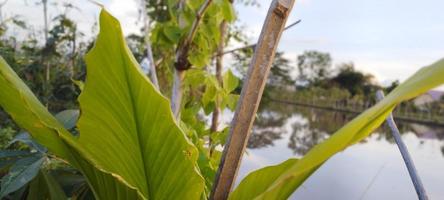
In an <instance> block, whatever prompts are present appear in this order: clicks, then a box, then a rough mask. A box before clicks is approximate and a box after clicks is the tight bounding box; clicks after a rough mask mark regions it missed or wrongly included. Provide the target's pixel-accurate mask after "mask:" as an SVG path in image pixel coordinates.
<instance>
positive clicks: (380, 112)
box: [230, 60, 444, 200]
mask: <svg viewBox="0 0 444 200" xmlns="http://www.w3.org/2000/svg"><path fill="white" fill-rule="evenodd" d="M443 77H444V60H440V61H438V62H436V63H434V64H432V65H431V66H429V67H425V68H423V69H421V70H420V71H418V72H417V73H416V74H415V75H413V76H412V77H411V78H409V79H408V80H407V81H405V82H404V83H403V84H401V85H400V86H399V87H397V88H396V89H395V90H394V91H393V92H392V93H390V94H389V95H388V96H387V97H386V98H385V99H384V100H382V101H381V102H379V103H378V104H376V105H375V106H373V107H372V108H370V109H369V110H367V111H365V112H364V113H362V114H360V115H359V116H358V117H356V118H355V119H353V120H352V121H351V122H349V123H348V124H346V125H345V126H344V127H342V128H341V129H339V130H338V131H337V132H336V133H335V134H333V136H332V137H330V138H329V139H328V140H326V141H325V142H323V143H321V144H319V145H317V146H315V147H314V148H313V149H311V150H310V151H309V152H308V153H307V154H306V155H305V156H304V157H303V158H302V159H300V160H299V161H298V162H295V163H293V164H291V165H287V164H286V163H287V162H288V161H287V162H285V163H283V164H280V165H279V168H280V169H282V168H285V170H277V171H271V170H270V171H265V170H264V169H262V170H258V171H255V172H252V173H251V174H250V175H249V176H248V177H256V176H261V177H267V176H269V177H270V178H269V179H268V180H266V182H265V183H266V187H264V185H263V184H264V183H259V182H258V181H257V180H255V179H251V178H250V179H249V178H248V177H247V179H244V180H243V181H242V182H241V183H240V185H239V187H238V188H236V190H235V191H234V192H233V193H232V194H231V195H230V199H242V200H247V199H287V198H288V197H289V196H290V195H291V194H292V193H293V192H294V191H295V190H296V189H297V188H298V187H299V186H300V185H301V184H302V183H303V182H304V181H305V179H307V178H308V177H309V176H310V175H311V174H312V173H313V172H314V171H315V170H316V169H317V168H318V167H319V166H320V165H322V163H324V162H325V161H327V160H328V159H329V158H330V157H331V156H333V155H334V154H336V153H337V152H339V151H342V150H344V149H345V148H347V147H348V146H350V145H353V144H355V143H357V142H359V141H360V140H362V139H364V138H365V137H367V136H368V135H369V134H370V133H371V132H372V131H374V130H375V129H376V128H377V127H379V126H380V125H381V124H382V123H383V122H384V120H385V119H386V118H387V116H388V115H389V114H390V113H391V112H392V110H393V109H394V108H395V107H396V106H397V105H398V104H399V103H401V102H402V101H405V100H408V99H411V98H413V97H416V96H418V95H420V94H422V93H424V92H426V91H428V90H430V89H432V88H435V87H437V86H439V85H440V84H443V83H444V79H443ZM277 173H278V175H279V176H278V178H276V179H275V180H272V179H274V177H275V176H276V175H277ZM270 180H272V181H270ZM255 187H257V188H256V189H255V190H254V193H252V191H251V188H255Z"/></svg>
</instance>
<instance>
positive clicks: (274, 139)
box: [237, 103, 444, 200]
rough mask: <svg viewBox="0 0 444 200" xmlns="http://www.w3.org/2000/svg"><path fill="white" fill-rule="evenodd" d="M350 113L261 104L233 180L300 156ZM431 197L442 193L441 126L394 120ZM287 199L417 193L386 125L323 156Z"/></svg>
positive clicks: (443, 146) (443, 144)
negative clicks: (356, 142)
mask: <svg viewBox="0 0 444 200" xmlns="http://www.w3.org/2000/svg"><path fill="white" fill-rule="evenodd" d="M353 117H355V116H354V115H353V114H349V113H340V112H332V111H326V110H319V109H313V108H307V107H299V106H291V105H285V104H278V103H269V104H268V105H263V106H262V108H260V110H259V112H258V116H257V118H256V121H255V125H254V127H253V131H252V135H251V138H250V140H249V143H248V150H247V154H246V155H245V156H244V158H243V161H242V165H241V167H240V170H239V177H238V179H237V183H239V181H240V180H241V179H242V178H243V177H245V176H246V175H247V174H248V173H249V172H251V171H253V170H256V169H259V168H262V167H265V166H268V165H273V164H278V163H280V162H282V161H284V160H286V159H288V158H289V157H301V156H303V155H304V154H306V153H307V152H308V151H309V150H310V149H311V148H312V147H313V146H315V145H316V144H318V143H320V142H322V141H324V140H325V139H327V138H328V137H330V135H331V134H333V133H334V132H335V131H336V130H338V129H339V128H340V127H342V126H343V125H344V124H345V123H346V122H348V121H350V120H351V119H352V118H353ZM397 123H398V126H399V129H400V132H401V134H402V137H403V140H404V141H405V143H406V145H407V147H408V148H409V150H410V153H411V155H412V158H413V160H414V161H415V163H416V166H417V168H418V171H419V174H420V176H421V177H422V179H423V182H424V185H425V187H426V190H427V192H428V193H429V196H430V197H431V199H444V191H443V190H442V185H443V184H444V170H443V169H444V128H442V127H432V126H425V125H421V124H413V123H404V122H402V121H397ZM291 199H310V200H311V199H333V200H335V199H338V200H339V199H340V200H348V199H350V200H352V199H417V197H416V194H415V191H414V188H413V186H412V184H411V182H410V179H409V176H408V173H407V170H406V169H405V166H404V163H403V161H402V158H401V155H400V153H399V151H398V149H397V147H396V145H395V144H394V140H393V139H392V137H391V134H390V132H389V129H388V128H387V127H386V126H383V127H382V128H380V129H379V130H377V131H375V133H373V134H372V135H371V136H370V137H368V138H366V139H365V140H363V141H362V142H360V143H359V144H356V145H354V146H352V147H350V148H348V149H346V150H345V151H343V152H340V153H338V154H337V155H335V156H334V157H333V158H331V159H330V160H328V161H327V162H326V163H325V164H324V165H323V166H322V167H321V168H320V169H319V170H318V171H317V172H315V173H314V174H313V176H311V177H310V178H309V179H308V180H307V181H306V182H305V183H304V184H303V185H302V186H301V187H300V188H299V189H298V190H297V191H296V192H295V193H294V194H293V196H292V197H291Z"/></svg>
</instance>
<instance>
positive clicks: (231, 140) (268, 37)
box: [210, 0, 295, 200]
mask: <svg viewBox="0 0 444 200" xmlns="http://www.w3.org/2000/svg"><path fill="white" fill-rule="evenodd" d="M294 1H295V0H274V1H273V2H272V4H271V6H270V9H269V10H268V14H267V18H266V19H265V22H264V26H263V27H262V32H261V35H260V37H259V42H258V45H257V47H256V50H255V52H254V56H253V59H252V61H251V64H250V67H249V69H248V74H247V77H246V79H245V83H244V86H243V88H242V92H241V96H240V100H239V103H238V105H237V109H236V113H235V115H234V119H233V121H232V123H231V129H230V134H229V135H228V138H227V143H226V145H225V147H224V151H223V154H222V158H221V163H220V165H219V169H218V172H217V174H216V182H215V183H214V186H213V190H212V193H211V196H210V199H214V200H225V199H227V198H228V195H229V192H230V190H231V187H232V185H233V182H234V180H235V178H236V174H237V170H238V168H239V162H240V160H241V159H242V155H243V153H244V150H245V147H246V144H247V141H248V137H249V135H250V131H251V127H252V125H253V122H254V117H255V115H256V112H257V109H258V106H259V103H260V100H261V97H262V93H263V92H264V87H265V83H266V81H267V77H268V74H269V72H270V68H271V63H272V61H273V59H274V55H275V52H276V48H277V46H278V43H279V39H280V36H281V34H282V32H283V31H284V27H285V22H286V21H287V18H288V15H289V13H290V11H291V9H292V7H293V4H294Z"/></svg>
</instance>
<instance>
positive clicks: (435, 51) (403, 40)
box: [3, 0, 444, 83]
mask: <svg viewBox="0 0 444 200" xmlns="http://www.w3.org/2000/svg"><path fill="white" fill-rule="evenodd" d="M35 1H36V0H27V2H28V5H26V4H25V3H24V2H25V1H21V0H10V1H9V2H8V4H7V5H6V6H5V7H4V8H3V13H4V15H12V14H20V15H23V16H25V17H26V18H28V19H30V20H31V23H32V24H34V25H35V26H36V29H38V28H39V27H41V24H42V17H41V10H39V9H38V7H36V6H34V3H33V2H35ZM49 1H51V0H49ZM63 1H64V0H53V1H52V2H63ZM97 1H98V2H102V3H103V4H104V5H105V6H106V7H107V8H108V9H109V10H110V11H111V12H112V13H113V14H114V15H116V17H118V18H119V19H120V20H121V21H122V24H123V27H124V29H125V32H126V33H130V32H134V31H137V30H138V27H139V25H137V24H135V21H137V17H138V14H137V6H138V4H137V0H102V1H99V0H97ZM75 2H76V5H77V6H78V7H80V8H81V9H82V11H81V12H78V11H73V12H72V15H73V16H74V17H75V19H76V20H78V21H80V27H81V28H82V29H83V30H85V32H90V29H91V28H90V27H91V25H92V24H93V23H94V20H95V19H96V17H97V15H98V10H99V9H98V8H97V7H96V6H94V5H92V4H91V3H89V2H88V1H86V0H78V1H75ZM258 2H259V3H260V4H261V6H260V7H244V6H239V5H238V6H237V11H238V13H239V16H238V18H239V20H240V22H238V23H239V24H243V25H245V30H246V31H247V33H248V34H249V35H250V36H251V42H256V40H257V36H258V35H259V33H260V29H261V25H262V23H263V21H264V18H265V15H266V12H267V9H268V6H269V4H270V2H271V0H258ZM443 8H444V1H442V0H424V1H413V0H385V1H382V0H336V1H326V0H324V1H322V0H299V1H297V2H296V4H295V7H294V10H293V12H292V14H291V16H290V19H289V23H290V22H294V21H296V20H298V19H301V20H302V22H301V23H300V24H299V25H297V26H295V27H294V28H292V29H290V30H288V31H287V32H285V33H284V35H283V36H282V40H281V44H280V46H279V50H281V51H284V52H285V56H286V57H287V58H289V59H291V60H292V61H293V62H295V60H296V56H297V55H298V54H300V53H302V52H303V51H304V50H320V51H325V52H330V53H331V55H332V57H333V59H334V62H335V63H336V64H337V63H340V62H348V61H353V62H354V63H355V64H356V66H357V68H358V69H359V70H361V71H364V72H369V73H372V74H374V75H375V76H376V77H377V80H378V81H379V82H381V83H388V82H390V81H392V80H396V79H401V80H404V79H405V78H407V77H408V76H410V75H412V74H413V73H414V72H415V71H416V70H418V69H419V68H420V67H421V66H425V65H428V64H431V63H432V62H434V61H437V60H438V59H440V58H442V57H444V47H442V45H444V12H443Z"/></svg>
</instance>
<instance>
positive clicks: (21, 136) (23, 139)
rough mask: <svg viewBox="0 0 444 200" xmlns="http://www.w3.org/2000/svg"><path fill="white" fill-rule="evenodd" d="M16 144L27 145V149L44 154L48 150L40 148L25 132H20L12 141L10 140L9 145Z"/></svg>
mask: <svg viewBox="0 0 444 200" xmlns="http://www.w3.org/2000/svg"><path fill="white" fill-rule="evenodd" d="M16 142H21V143H23V144H26V145H28V146H29V147H31V148H33V149H35V150H37V151H38V152H40V153H46V152H47V151H48V150H47V149H46V148H45V147H44V146H42V145H41V144H39V143H37V142H36V141H34V140H33V139H32V138H31V136H30V135H29V133H27V132H22V133H20V134H18V135H16V136H15V137H14V139H13V140H11V142H10V143H9V145H11V144H14V143H16Z"/></svg>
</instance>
